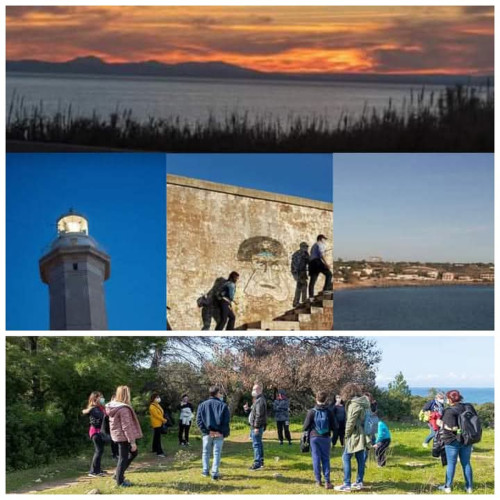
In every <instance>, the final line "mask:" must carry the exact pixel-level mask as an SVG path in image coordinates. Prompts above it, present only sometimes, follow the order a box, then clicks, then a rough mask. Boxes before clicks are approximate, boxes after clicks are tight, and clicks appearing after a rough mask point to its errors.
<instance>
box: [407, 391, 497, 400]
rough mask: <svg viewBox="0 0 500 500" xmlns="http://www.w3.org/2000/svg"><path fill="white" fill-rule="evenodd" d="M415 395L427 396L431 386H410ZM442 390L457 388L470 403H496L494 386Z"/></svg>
mask: <svg viewBox="0 0 500 500" xmlns="http://www.w3.org/2000/svg"><path fill="white" fill-rule="evenodd" d="M410 389H411V393H412V394H413V395H414V396H423V397H427V395H428V394H429V389H430V387H410ZM439 389H440V390H441V391H444V392H446V391H450V390H452V389H457V390H458V391H459V392H460V394H462V396H463V397H464V400H465V401H466V402H468V403H476V404H483V403H494V402H495V390H494V389H493V387H439Z"/></svg>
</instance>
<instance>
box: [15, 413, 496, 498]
mask: <svg viewBox="0 0 500 500" xmlns="http://www.w3.org/2000/svg"><path fill="white" fill-rule="evenodd" d="M291 428H292V433H293V434H292V436H293V439H294V443H293V445H292V446H287V445H285V446H279V443H278V441H277V435H276V429H275V426H274V425H273V424H272V425H270V427H269V429H268V431H266V433H265V435H264V447H265V448H264V449H265V456H266V467H265V469H264V470H262V471H258V472H252V471H249V470H248V467H249V466H250V465H251V463H252V456H253V455H252V447H251V443H250V441H249V440H248V427H247V426H246V425H245V424H244V423H243V422H242V420H236V421H235V422H234V423H233V425H232V428H231V436H230V437H229V439H227V440H226V441H225V443H224V448H223V458H222V464H221V474H222V475H223V478H222V479H221V480H220V481H218V482H215V481H212V480H210V479H208V478H204V477H202V476H201V438H200V435H199V434H198V433H197V432H193V433H192V438H191V447H190V448H189V449H179V447H178V445H177V440H176V435H175V432H173V433H172V434H169V435H168V436H164V439H163V443H164V449H165V451H166V454H167V456H168V458H167V459H163V460H161V459H160V460H159V459H157V458H156V457H155V456H153V455H152V454H151V453H149V450H150V446H151V441H150V436H149V435H147V436H146V437H145V438H144V439H143V440H141V441H140V443H139V456H138V458H137V459H136V463H135V465H132V466H131V468H130V470H129V471H128V473H127V478H128V479H129V480H130V481H131V482H132V483H133V486H132V487H131V488H126V489H116V487H115V486H114V481H112V480H111V478H98V479H90V478H87V477H86V472H87V470H88V465H89V462H90V457H91V455H92V446H91V444H90V443H89V449H88V456H86V457H83V456H78V457H75V458H72V459H66V460H61V461H59V462H57V463H54V464H52V465H50V466H45V467H38V468H35V469H29V470H25V471H18V472H11V473H7V477H6V481H7V492H8V493H14V492H28V491H31V490H35V489H36V490H37V491H39V492H41V493H50V494H87V493H88V492H89V491H91V490H93V489H98V490H99V492H100V493H103V494H109V493H127V494H162V493H163V494H164V493H212V494H217V493H223V494H298V493H301V494H314V493H326V491H325V490H323V489H318V488H317V487H316V486H315V484H314V478H313V473H312V465H311V457H310V455H309V454H305V453H301V452H300V450H299V446H298V439H299V436H300V429H301V426H300V423H298V422H297V423H292V426H291ZM390 428H391V431H392V435H393V442H392V446H391V448H390V449H389V452H388V463H387V466H386V467H385V468H377V466H376V463H375V462H374V461H373V457H370V459H369V462H368V468H367V471H366V474H365V484H366V493H370V494H388V493H390V494H394V493H405V494H411V493H433V492H436V489H435V486H437V485H439V484H442V482H443V479H444V473H445V470H444V468H443V467H442V466H441V462H440V460H436V459H434V458H432V457H431V456H430V450H429V449H424V448H423V447H422V445H421V443H422V441H423V439H424V437H425V436H426V435H427V429H426V427H424V426H423V425H417V426H412V425H408V424H396V423H395V424H392V425H390ZM493 435H494V433H493V430H491V429H486V430H485V432H484V435H483V441H482V442H481V443H479V444H478V445H476V446H475V447H474V452H473V456H472V466H473V471H474V482H475V488H474V492H475V493H480V494H493V493H494V468H493V464H494V443H493ZM105 454H106V458H105V460H104V462H103V463H104V466H105V467H106V468H107V469H108V471H111V472H112V469H113V463H112V461H111V459H110V458H109V455H110V452H109V447H107V448H106V452H105ZM340 455H341V450H340V448H339V447H338V446H337V447H336V448H335V449H334V450H333V452H332V460H331V464H332V481H333V483H334V484H340V483H341V482H342V462H341V458H340ZM354 462H355V461H354V460H353V465H354ZM37 480H41V481H38V482H36V481H37ZM463 487H464V483H463V476H462V471H461V468H460V465H458V467H457V473H456V476H455V490H454V492H455V493H461V492H462V491H463ZM332 493H333V492H332ZM436 493H437V492H436Z"/></svg>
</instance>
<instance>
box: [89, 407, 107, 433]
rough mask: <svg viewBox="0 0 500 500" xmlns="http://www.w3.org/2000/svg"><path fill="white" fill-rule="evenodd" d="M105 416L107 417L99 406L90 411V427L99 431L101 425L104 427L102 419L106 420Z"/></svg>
mask: <svg viewBox="0 0 500 500" xmlns="http://www.w3.org/2000/svg"><path fill="white" fill-rule="evenodd" d="M104 416H105V414H104V412H103V411H102V409H101V408H100V407H99V406H94V407H93V408H92V409H91V410H90V411H89V421H90V425H91V426H92V427H96V428H97V429H100V428H101V425H102V419H103V418H104Z"/></svg>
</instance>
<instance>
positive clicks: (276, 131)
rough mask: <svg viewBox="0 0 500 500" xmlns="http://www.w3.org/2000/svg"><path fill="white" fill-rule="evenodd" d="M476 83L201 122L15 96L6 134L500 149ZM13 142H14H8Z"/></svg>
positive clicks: (301, 146)
mask: <svg viewBox="0 0 500 500" xmlns="http://www.w3.org/2000/svg"><path fill="white" fill-rule="evenodd" d="M485 93H486V96H485V97H484V96H481V95H480V92H479V91H478V89H477V88H475V87H468V86H456V87H449V88H447V89H446V90H444V91H443V92H441V93H440V94H439V95H436V94H435V93H434V92H426V91H425V89H422V91H421V92H418V93H414V94H412V96H411V98H410V99H409V102H406V101H405V102H404V103H403V105H402V107H401V109H396V108H395V107H394V106H393V105H392V103H391V102H389V104H388V106H387V107H386V108H385V109H384V110H382V111H380V112H377V111H375V110H370V109H368V108H366V109H365V111H364V112H363V113H362V115H361V116H360V117H357V118H353V117H351V116H349V115H347V114H345V115H343V116H342V117H341V118H340V119H339V120H338V122H336V123H331V122H330V121H329V120H328V119H327V118H325V117H311V118H301V117H294V116H293V115H291V116H290V117H289V118H288V119H287V120H284V121H282V120H280V119H279V118H276V119H272V118H256V119H254V120H253V119H250V117H249V116H248V114H246V113H243V114H239V113H230V114H228V115H227V116H226V117H225V119H223V120H218V119H216V118H215V117H213V116H211V117H209V119H208V120H207V121H206V122H197V123H196V124H194V125H190V124H187V123H185V122H183V120H182V119H181V118H180V117H178V116H177V117H167V118H164V119H163V118H150V119H149V120H147V121H145V122H140V121H138V120H136V119H135V118H134V117H133V115H132V111H131V110H123V111H121V112H120V111H118V110H117V111H116V112H115V113H112V114H111V115H110V116H109V118H103V117H101V116H99V114H98V113H97V112H95V113H94V114H93V116H92V117H81V116H73V112H72V108H71V106H69V107H68V108H67V109H66V110H65V111H64V112H58V113H56V114H55V115H53V116H47V115H46V114H45V112H44V110H43V103H40V105H38V106H34V107H31V108H27V107H26V106H25V104H24V100H23V98H22V97H16V96H14V97H13V98H12V100H11V103H10V106H9V109H8V112H7V140H11V141H26V142H46V143H59V144H68V145H79V146H82V147H83V146H87V147H89V146H92V147H102V148H118V149H128V150H138V151H140V150H142V151H169V152H219V153H220V152H249V151H252V152H267V153H269V152H313V153H320V152H325V153H334V152H406V153H409V152H450V151H454V152H469V153H472V152H493V150H494V126H493V124H494V96H493V90H492V88H491V87H489V86H488V87H487V88H486V91H485ZM7 147H8V149H9V145H7Z"/></svg>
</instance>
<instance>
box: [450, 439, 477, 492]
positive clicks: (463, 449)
mask: <svg viewBox="0 0 500 500" xmlns="http://www.w3.org/2000/svg"><path fill="white" fill-rule="evenodd" d="M444 451H445V452H446V460H447V461H448V465H447V466H446V483H445V485H446V486H448V487H449V488H451V485H452V484H453V478H454V476H455V468H456V466H457V460H458V458H459V457H460V463H461V464H462V469H463V471H464V479H465V487H466V488H472V467H471V465H470V456H471V453H472V445H468V446H465V445H463V444H462V443H459V442H458V441H453V442H452V443H450V444H446V445H445V446H444Z"/></svg>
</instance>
